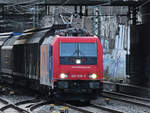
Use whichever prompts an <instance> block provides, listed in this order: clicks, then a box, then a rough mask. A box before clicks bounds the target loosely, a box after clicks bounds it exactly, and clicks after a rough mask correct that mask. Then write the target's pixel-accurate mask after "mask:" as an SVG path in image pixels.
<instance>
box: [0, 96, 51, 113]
mask: <svg viewBox="0 0 150 113" xmlns="http://www.w3.org/2000/svg"><path fill="white" fill-rule="evenodd" d="M49 103H51V101H45V100H42V99H29V100H24V101H20V102H17V103H12V102H10V101H9V100H6V99H4V98H0V113H1V112H2V113H3V112H6V113H7V112H11V113H32V112H33V111H34V110H35V109H37V108H39V107H41V106H43V105H47V104H49Z"/></svg>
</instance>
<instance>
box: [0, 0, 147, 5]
mask: <svg viewBox="0 0 150 113" xmlns="http://www.w3.org/2000/svg"><path fill="white" fill-rule="evenodd" d="M145 1H146V0H0V4H12V5H13V4H19V5H23V4H31V3H35V4H41V5H62V6H74V5H80V6H81V5H85V6H94V5H104V6H138V5H140V4H142V3H144V2H145Z"/></svg>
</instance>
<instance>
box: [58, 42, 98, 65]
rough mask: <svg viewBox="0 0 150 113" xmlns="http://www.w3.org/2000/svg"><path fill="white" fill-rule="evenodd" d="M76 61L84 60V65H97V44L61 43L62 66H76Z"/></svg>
mask: <svg viewBox="0 0 150 113" xmlns="http://www.w3.org/2000/svg"><path fill="white" fill-rule="evenodd" d="M76 59H84V62H82V64H91V65H95V64H97V43H60V64H75V62H73V60H76Z"/></svg>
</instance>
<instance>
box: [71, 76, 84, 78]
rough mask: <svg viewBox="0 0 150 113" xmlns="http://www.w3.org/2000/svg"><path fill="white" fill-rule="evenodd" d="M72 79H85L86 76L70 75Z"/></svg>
mask: <svg viewBox="0 0 150 113" xmlns="http://www.w3.org/2000/svg"><path fill="white" fill-rule="evenodd" d="M71 77H72V78H85V77H86V75H71Z"/></svg>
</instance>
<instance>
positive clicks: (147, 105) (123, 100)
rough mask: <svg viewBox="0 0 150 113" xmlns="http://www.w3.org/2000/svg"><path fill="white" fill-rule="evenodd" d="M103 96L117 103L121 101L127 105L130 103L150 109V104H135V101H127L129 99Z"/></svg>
mask: <svg viewBox="0 0 150 113" xmlns="http://www.w3.org/2000/svg"><path fill="white" fill-rule="evenodd" d="M102 96H103V97H105V98H110V99H112V100H116V101H120V102H125V103H130V104H134V105H139V106H143V107H147V108H150V105H149V104H144V103H142V102H135V101H131V100H127V99H122V98H117V97H113V96H110V95H109V94H107V93H105V94H103V95H102Z"/></svg>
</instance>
